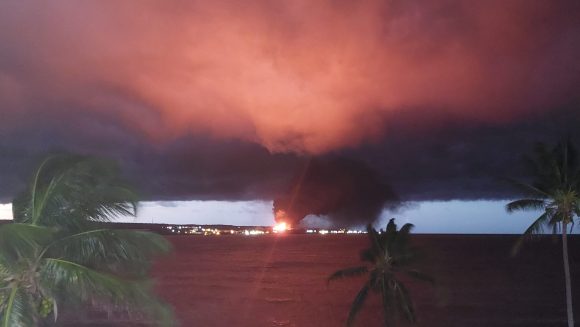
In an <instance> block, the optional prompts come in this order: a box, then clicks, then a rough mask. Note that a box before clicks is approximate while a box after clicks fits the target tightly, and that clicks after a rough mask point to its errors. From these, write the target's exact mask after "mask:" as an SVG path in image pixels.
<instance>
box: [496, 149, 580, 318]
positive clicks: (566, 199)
mask: <svg viewBox="0 0 580 327" xmlns="http://www.w3.org/2000/svg"><path fill="white" fill-rule="evenodd" d="M535 152H536V153H535V154H536V156H535V158H533V159H528V163H529V164H530V167H531V169H532V173H533V182H532V183H531V184H526V183H517V182H516V184H517V185H518V186H519V187H520V189H521V190H522V191H524V192H525V195H526V197H525V198H523V199H520V200H516V201H512V202H510V203H508V204H507V205H506V210H507V211H508V212H513V211H518V210H542V211H543V212H542V214H541V215H540V216H539V217H538V218H537V219H536V220H535V221H534V222H533V223H532V224H531V225H530V227H528V229H526V231H525V232H524V233H523V235H522V237H520V239H519V240H518V242H517V243H516V245H515V246H514V249H513V251H512V253H513V254H516V253H517V251H518V250H519V248H520V247H521V244H522V242H523V241H524V240H525V239H527V238H530V237H532V236H534V235H536V234H542V233H543V232H544V227H545V226H548V227H550V228H551V229H552V232H553V233H554V234H555V233H558V232H559V233H561V236H562V255H563V262H564V278H565V283H566V308H567V313H568V326H569V327H573V326H574V315H573V311H572V286H571V280H570V265H569V261H568V236H567V235H568V234H567V233H568V232H567V228H568V225H571V227H573V224H574V217H578V216H580V166H578V162H577V158H576V152H575V151H574V147H573V145H572V144H571V142H570V141H564V142H561V143H559V144H558V145H556V146H555V147H554V148H552V149H549V148H547V147H546V145H544V144H538V145H537V146H536V149H535ZM570 230H572V228H570Z"/></svg>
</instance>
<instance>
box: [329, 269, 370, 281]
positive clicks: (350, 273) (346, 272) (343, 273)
mask: <svg viewBox="0 0 580 327" xmlns="http://www.w3.org/2000/svg"><path fill="white" fill-rule="evenodd" d="M368 272H369V270H368V268H367V267H366V266H359V267H352V268H346V269H341V270H338V271H335V272H334V273H333V274H332V275H330V276H329V277H328V279H327V280H326V281H327V282H331V281H333V280H335V279H341V278H346V277H356V276H361V275H364V274H366V273H368Z"/></svg>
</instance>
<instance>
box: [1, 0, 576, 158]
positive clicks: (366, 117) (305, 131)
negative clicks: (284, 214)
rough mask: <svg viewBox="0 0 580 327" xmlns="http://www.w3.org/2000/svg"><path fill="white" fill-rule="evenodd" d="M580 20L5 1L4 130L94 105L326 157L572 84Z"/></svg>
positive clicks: (441, 4) (517, 114) (406, 5)
mask: <svg viewBox="0 0 580 327" xmlns="http://www.w3.org/2000/svg"><path fill="white" fill-rule="evenodd" d="M578 17H580V12H579V8H578V5H577V4H575V3H573V2H570V3H567V2H565V1H562V2H553V1H526V0H520V1H510V2H506V1H469V2H465V1H447V0H438V1H397V0H396V1H375V0H362V1H336V0H335V1H311V0H296V1H257V0H250V1H177V0H176V1H147V0H139V1H52V2H46V1H26V0H25V1H5V2H3V3H2V4H0V42H1V44H2V51H1V52H0V105H1V106H2V108H3V112H4V114H7V115H4V119H3V123H1V124H4V126H3V128H5V129H10V128H22V127H23V126H29V125H27V124H32V123H31V121H34V119H35V118H34V116H35V115H36V114H37V113H43V114H45V115H47V114H48V115H51V116H56V117H66V115H71V114H73V113H77V114H79V113H81V114H83V113H89V114H96V115H101V116H105V117H108V119H113V120H116V121H117V122H119V124H121V125H123V126H125V128H128V129H130V130H134V131H136V132H138V133H142V135H145V136H147V137H149V138H150V139H151V140H153V141H161V142H167V141H171V140H174V139H176V138H178V137H180V136H182V135H186V134H189V133H196V134H205V135H209V136H210V137H215V138H217V139H241V140H244V141H250V142H256V143H259V144H261V145H263V146H265V147H266V148H268V149H269V150H270V151H275V152H277V151H282V152H286V151H290V152H307V153H323V152H327V151H330V150H335V149H340V148H343V147H354V146H357V145H359V144H360V143H364V142H368V141H371V142H372V141H376V140H378V139H381V138H383V137H385V136H387V137H388V135H389V130H388V129H387V128H385V124H386V123H388V122H389V121H392V120H394V119H396V117H398V116H399V115H405V116H409V115H411V116H412V117H414V118H413V119H415V120H416V124H413V125H412V127H410V128H417V129H425V128H428V127H429V125H431V124H432V122H431V119H432V118H433V117H439V118H438V119H443V120H447V119H450V120H455V121H477V122H487V123H490V124H495V123H502V122H506V121H513V120H518V119H522V117H526V116H527V115H530V114H531V113H534V112H538V111H548V110H552V109H553V108H555V107H558V106H560V105H564V104H567V101H569V100H570V98H571V96H572V95H573V94H578V85H579V81H580V77H579V75H580V74H579V64H578V58H579V55H580V49H579V48H580V46H579V42H578V41H579V40H578V39H579V37H578V35H579V34H580V32H579V26H580V24H579V21H578V20H579V18H578ZM425 117H428V118H425ZM64 119H66V118H64ZM15 126H16V127H15Z"/></svg>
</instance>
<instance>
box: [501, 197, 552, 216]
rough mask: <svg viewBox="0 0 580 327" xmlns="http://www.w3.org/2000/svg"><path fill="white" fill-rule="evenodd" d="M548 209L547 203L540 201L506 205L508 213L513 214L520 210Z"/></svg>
mask: <svg viewBox="0 0 580 327" xmlns="http://www.w3.org/2000/svg"><path fill="white" fill-rule="evenodd" d="M545 207H546V201H545V200H540V199H521V200H515V201H512V202H510V203H508V204H507V205H506V207H505V208H506V211H507V212H509V213H512V212H514V211H520V210H542V209H544V208H545Z"/></svg>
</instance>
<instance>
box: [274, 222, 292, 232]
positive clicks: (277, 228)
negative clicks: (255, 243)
mask: <svg viewBox="0 0 580 327" xmlns="http://www.w3.org/2000/svg"><path fill="white" fill-rule="evenodd" d="M288 229H290V225H288V224H286V223H285V222H280V223H277V224H276V225H274V227H273V228H272V230H273V231H274V233H284V232H285V231H287V230H288Z"/></svg>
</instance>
